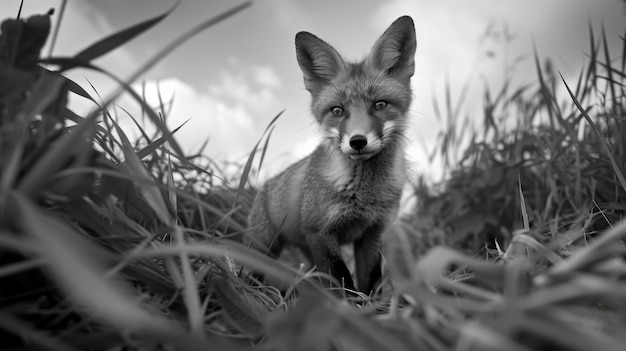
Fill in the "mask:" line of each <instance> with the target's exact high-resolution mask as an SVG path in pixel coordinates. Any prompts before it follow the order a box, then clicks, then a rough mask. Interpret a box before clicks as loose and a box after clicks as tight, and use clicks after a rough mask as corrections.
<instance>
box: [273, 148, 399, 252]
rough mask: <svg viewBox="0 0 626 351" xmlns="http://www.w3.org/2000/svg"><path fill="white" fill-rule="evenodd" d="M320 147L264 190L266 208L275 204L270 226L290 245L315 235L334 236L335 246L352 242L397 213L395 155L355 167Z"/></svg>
mask: <svg viewBox="0 0 626 351" xmlns="http://www.w3.org/2000/svg"><path fill="white" fill-rule="evenodd" d="M325 148H326V146H325V145H320V146H319V147H318V149H317V150H316V151H315V152H314V153H313V154H312V155H310V156H309V157H307V158H305V159H303V160H301V161H300V162H298V163H296V164H294V165H292V166H291V167H290V168H288V169H287V170H286V171H285V172H283V173H282V174H280V175H278V176H277V177H276V178H274V179H273V180H270V181H269V183H268V184H267V185H266V189H265V190H266V191H267V195H266V196H267V199H266V200H267V203H268V204H275V206H267V208H268V210H269V211H268V215H269V216H268V217H269V218H268V220H269V221H270V225H271V226H272V227H273V228H275V229H276V230H280V231H281V234H282V235H283V238H284V240H285V241H287V242H288V243H290V244H292V245H296V246H300V247H301V246H305V245H306V236H307V235H311V233H318V232H326V233H329V234H328V235H332V236H335V237H336V238H337V240H338V243H339V244H340V245H343V244H347V243H352V242H354V241H356V240H359V239H360V238H361V236H362V235H364V234H365V233H366V229H367V228H369V227H371V226H372V225H374V224H375V223H385V224H387V223H389V222H391V221H392V220H393V219H394V217H395V216H396V214H397V210H398V205H399V200H400V197H401V194H402V188H403V186H404V182H405V173H404V158H403V155H402V152H401V150H391V149H390V150H386V151H385V152H382V153H381V154H380V155H376V157H375V158H374V159H372V160H368V161H367V162H360V161H352V160H350V159H348V158H346V157H345V156H343V155H340V154H328V152H327V150H325ZM387 154H391V155H387ZM271 183H277V184H271ZM276 205H278V206H276Z"/></svg>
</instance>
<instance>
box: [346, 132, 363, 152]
mask: <svg viewBox="0 0 626 351" xmlns="http://www.w3.org/2000/svg"><path fill="white" fill-rule="evenodd" d="M365 145H367V138H366V137H364V136H363V135H360V134H357V135H354V136H353V137H352V138H350V147H352V148H353V149H355V150H361V149H363V148H364V147H365Z"/></svg>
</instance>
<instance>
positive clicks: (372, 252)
mask: <svg viewBox="0 0 626 351" xmlns="http://www.w3.org/2000/svg"><path fill="white" fill-rule="evenodd" d="M382 230H383V228H382V227H381V226H374V227H372V228H370V229H369V230H367V231H366V232H365V235H364V236H363V237H362V238H361V239H359V240H357V241H355V242H354V261H355V266H356V267H355V270H356V281H357V285H358V287H359V291H360V292H362V293H365V294H369V293H370V292H372V290H374V287H375V286H376V283H377V282H378V281H379V280H380V277H381V264H380V262H381V257H380V236H381V234H382Z"/></svg>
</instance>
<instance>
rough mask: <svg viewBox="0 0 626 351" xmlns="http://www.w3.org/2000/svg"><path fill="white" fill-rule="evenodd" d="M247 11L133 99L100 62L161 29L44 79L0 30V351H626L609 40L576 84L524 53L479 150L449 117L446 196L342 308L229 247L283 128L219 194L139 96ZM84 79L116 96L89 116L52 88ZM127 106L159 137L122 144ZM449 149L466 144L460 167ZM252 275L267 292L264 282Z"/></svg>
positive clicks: (213, 178) (60, 64)
mask: <svg viewBox="0 0 626 351" xmlns="http://www.w3.org/2000/svg"><path fill="white" fill-rule="evenodd" d="M246 6H248V3H244V4H243V5H241V6H237V7H234V8H233V9H232V10H230V11H228V12H226V13H224V14H221V15H218V16H216V17H214V18H211V19H209V20H207V21H206V22H204V23H202V24H200V25H199V26H197V27H195V28H193V29H192V30H190V31H189V32H186V33H184V34H183V35H182V36H181V38H182V39H181V40H178V41H177V42H176V43H173V44H171V45H167V46H165V48H164V49H163V51H161V53H159V54H158V55H157V56H155V57H154V58H153V59H151V60H149V61H148V62H147V63H146V64H145V65H143V66H141V67H139V68H138V69H137V71H136V74H135V75H133V76H132V77H131V79H130V80H127V81H122V80H120V79H119V78H117V77H116V76H115V74H114V73H113V72H107V71H106V70H105V69H103V68H101V67H96V66H95V65H94V64H93V63H92V61H93V59H95V58H96V57H99V56H101V55H105V54H106V53H108V52H109V51H111V50H113V49H114V48H116V47H118V46H120V45H123V44H125V43H126V42H127V41H128V40H130V39H131V38H133V37H135V36H137V35H139V34H140V33H141V32H143V31H145V30H148V29H149V28H151V27H152V26H154V25H158V23H159V21H161V20H162V18H164V17H165V16H167V15H168V13H169V12H168V13H165V14H163V15H161V16H157V17H155V18H152V19H149V20H146V21H144V22H142V23H139V24H137V25H135V26H132V27H130V28H128V29H126V30H123V31H120V32H118V33H114V34H112V35H111V36H109V37H107V38H104V39H102V40H100V41H98V42H96V43H94V44H93V45H91V46H89V47H87V48H86V49H84V50H82V51H81V52H79V53H78V54H76V55H74V56H72V57H50V58H46V59H41V58H40V51H41V47H43V45H44V43H45V40H46V38H47V36H48V32H49V31H50V19H49V16H48V15H42V16H34V17H31V18H29V19H28V20H26V21H23V20H11V19H10V20H7V21H5V22H4V24H3V26H2V33H1V36H2V42H4V43H8V44H9V45H5V46H2V48H1V49H2V50H3V52H1V54H2V55H0V60H2V62H1V63H2V65H0V76H1V77H2V79H0V340H2V346H3V348H6V349H14V350H20V349H53V350H88V349H120V348H125V349H142V350H151V349H176V350H178V349H181V350H200V349H202V350H207V349H218V350H239V349H268V350H269V349H271V350H327V349H329V348H330V345H333V346H332V347H333V349H339V350H416V349H419V350H453V349H454V350H503V349H506V350H533V349H548V348H549V349H563V350H588V349H602V350H622V349H624V348H625V347H626V337H625V336H624V333H623V330H624V328H625V327H626V325H625V324H626V321H625V319H624V318H625V316H626V313H625V310H624V308H625V306H624V301H626V296H625V295H626V281H625V280H624V278H625V273H626V266H625V264H624V260H623V259H622V257H623V255H624V247H623V244H622V240H623V238H624V235H626V224H624V223H623V222H620V219H621V216H622V213H623V210H624V205H623V204H622V203H623V201H624V198H623V197H624V192H625V187H624V183H625V182H624V177H623V167H624V161H623V160H624V159H625V158H624V156H625V155H624V152H626V151H625V150H624V149H625V148H626V145H625V143H624V138H625V137H624V135H625V134H624V132H625V131H626V130H625V129H624V128H625V124H624V123H625V122H624V121H623V118H624V89H623V86H624V80H625V79H626V77H625V72H626V69H625V62H626V54H624V53H625V52H626V45H624V49H623V50H622V51H621V52H620V55H621V56H620V57H619V58H618V59H615V58H613V56H612V55H614V54H613V53H611V52H610V50H609V48H608V46H607V38H606V34H604V32H602V33H601V34H600V35H597V34H596V33H594V31H593V29H592V28H591V27H590V30H589V32H590V55H589V63H588V64H587V66H586V67H584V68H582V69H581V72H580V76H579V79H578V80H577V81H576V82H569V81H565V80H562V79H561V78H560V76H559V75H558V73H557V72H555V71H554V70H551V69H549V66H546V65H545V64H541V62H542V60H541V59H540V57H541V56H540V54H539V53H535V56H534V57H535V62H536V70H537V82H536V83H535V84H534V85H530V86H525V87H521V88H517V89H516V88H514V87H512V86H510V84H505V86H504V87H503V88H502V89H501V90H500V91H498V92H497V93H495V94H494V93H492V92H489V91H486V92H485V95H484V113H483V116H484V121H483V126H482V129H479V130H480V132H476V131H474V132H472V131H471V130H470V129H468V128H462V126H463V125H465V123H466V122H464V121H463V120H462V118H461V117H459V116H460V115H454V114H458V113H460V112H459V111H460V110H458V109H453V108H447V109H445V110H447V111H451V112H450V113H452V114H453V115H449V116H447V118H446V119H445V120H448V121H451V124H450V125H448V126H446V128H444V129H443V130H444V132H443V134H442V135H441V136H440V143H439V148H438V149H437V151H436V152H438V153H439V156H440V157H442V158H444V159H447V160H449V166H450V167H451V169H452V173H451V176H450V179H449V180H448V181H447V182H446V183H445V184H443V185H442V186H441V187H439V188H437V189H434V188H432V187H428V186H426V185H423V184H422V185H421V186H417V187H416V188H415V193H416V195H415V196H417V197H418V199H419V201H418V205H417V206H416V208H415V209H414V211H413V213H412V214H411V215H409V216H407V217H405V218H402V219H400V220H399V221H398V223H397V225H396V226H394V227H393V228H392V230H391V231H390V232H389V233H388V235H387V236H386V239H385V243H384V256H385V262H386V270H387V272H386V273H385V275H384V279H383V280H384V282H383V284H382V286H381V289H380V290H379V291H377V292H376V293H374V294H372V296H363V295H358V296H354V297H351V298H350V299H344V300H340V299H337V298H336V297H335V296H334V295H331V294H329V293H328V292H327V291H325V290H323V289H319V288H317V286H316V285H315V281H316V280H317V279H318V278H320V277H322V275H321V274H319V273H316V272H315V271H303V270H302V269H300V270H297V269H296V268H293V267H290V266H287V265H284V264H282V263H280V262H276V261H274V260H271V259H269V258H267V257H265V256H264V255H262V254H260V253H258V252H254V251H252V250H250V249H248V248H247V247H245V246H243V245H241V244H239V243H238V241H237V238H238V237H239V236H240V235H241V234H242V233H243V232H244V231H245V230H247V229H246V223H245V222H246V221H245V218H246V214H247V211H248V210H249V206H250V202H251V199H252V197H253V196H254V189H252V188H251V187H250V186H249V185H248V182H247V178H248V176H249V174H250V172H251V170H252V169H253V165H255V164H262V161H263V156H264V153H263V152H264V151H263V150H264V149H265V147H264V146H266V143H267V140H268V138H269V137H270V134H271V130H272V125H273V123H274V122H275V121H276V119H274V121H272V123H270V125H269V126H268V129H267V130H266V131H265V133H264V135H263V137H262V138H261V139H260V140H259V142H258V143H257V145H256V146H255V147H254V149H253V150H251V154H250V157H249V159H248V161H247V162H246V163H245V164H243V165H241V166H240V170H241V171H240V174H239V175H238V179H232V178H229V179H228V181H230V182H228V181H226V180H225V179H224V175H222V174H220V171H219V170H220V167H219V166H218V165H216V164H215V163H213V162H212V161H211V160H206V159H203V158H202V157H201V156H200V155H184V154H183V153H182V152H181V148H180V147H179V146H178V145H177V143H176V141H175V139H174V136H175V135H176V129H175V130H172V131H170V130H168V129H167V128H165V123H164V121H165V119H166V118H167V109H166V108H165V107H164V105H165V104H164V103H161V104H160V106H149V105H148V104H146V102H145V101H144V100H143V99H142V98H141V96H142V94H141V93H138V92H136V91H134V90H133V89H132V88H131V84H132V82H133V80H134V79H136V78H137V77H138V76H140V75H141V73H143V72H145V71H146V70H147V69H148V68H149V67H150V66H151V65H153V64H154V63H155V62H157V61H158V60H159V59H161V58H162V57H163V56H165V55H166V54H167V53H169V52H170V51H171V50H173V49H174V48H175V47H176V46H177V45H179V44H180V42H182V41H184V39H186V38H189V37H190V36H192V35H193V34H195V33H197V32H198V31H200V30H202V29H205V28H208V27H210V26H211V25H213V24H215V23H217V22H219V21H221V20H225V19H227V18H228V17H229V16H231V15H234V14H236V13H237V12H238V11H240V10H242V9H243V8H245V7H246ZM598 38H599V40H598ZM44 67H45V68H44ZM79 67H81V68H87V69H95V70H98V71H102V72H105V73H106V74H107V75H109V76H110V77H111V79H114V80H115V81H117V82H119V90H118V91H116V92H114V93H113V94H112V95H111V96H109V97H106V98H104V100H103V101H102V102H101V103H97V100H96V99H95V98H93V97H91V96H90V95H89V94H88V93H87V92H86V90H85V89H83V88H82V87H80V86H78V85H77V84H76V83H74V82H72V81H70V80H68V79H67V78H65V77H64V76H63V75H62V74H61V73H62V72H64V71H66V70H69V69H75V68H79ZM96 88H97V87H96ZM124 92H125V93H127V94H130V95H131V96H132V97H133V98H134V99H135V101H136V102H137V103H138V104H139V105H140V106H141V108H142V111H143V113H145V114H146V115H147V116H148V120H149V121H150V123H153V124H155V125H156V126H157V128H158V133H157V135H148V134H147V133H145V132H143V131H142V134H141V135H142V136H141V138H140V139H139V140H136V141H131V140H129V139H128V138H127V137H126V134H125V133H124V130H122V129H121V128H120V126H119V125H118V124H117V121H116V119H115V118H114V116H113V115H114V114H113V113H112V112H111V109H110V108H109V107H110V106H111V104H112V103H113V102H114V101H115V98H116V97H117V96H119V95H120V94H121V93H124ZM560 92H563V93H567V95H569V98H568V99H565V100H564V99H561V98H560V97H561V96H564V94H562V93H560ZM68 94H79V95H81V96H84V97H86V98H88V99H90V100H92V101H93V103H94V105H97V106H98V107H97V108H96V109H95V112H94V113H91V114H90V115H88V116H79V115H77V114H75V113H73V112H72V111H71V110H70V109H68V108H67V106H66V103H67V95H68ZM559 99H561V100H559ZM441 110H444V109H441ZM279 115H280V114H279ZM279 115H278V116H279ZM278 116H277V117H276V118H278ZM131 117H135V119H136V120H138V118H136V116H131ZM137 125H138V126H139V127H140V128H141V124H140V123H137ZM464 133H467V134H465V135H464ZM463 139H464V140H470V142H469V144H468V146H464V147H459V143H458V141H459V140H463ZM455 155H461V157H460V158H457V157H456V156H455ZM226 239H234V240H226ZM250 267H254V268H255V270H261V271H263V272H264V273H265V274H266V276H268V278H270V279H269V280H271V281H277V282H278V283H280V284H279V285H280V287H281V289H278V288H276V287H274V286H271V285H268V284H263V283H261V282H258V281H256V279H255V278H254V277H253V276H250V275H249V274H248V273H247V272H248V270H249V268H250Z"/></svg>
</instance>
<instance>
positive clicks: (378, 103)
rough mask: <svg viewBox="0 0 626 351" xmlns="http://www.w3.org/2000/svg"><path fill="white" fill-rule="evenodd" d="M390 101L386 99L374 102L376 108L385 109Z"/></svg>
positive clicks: (378, 109)
mask: <svg viewBox="0 0 626 351" xmlns="http://www.w3.org/2000/svg"><path fill="white" fill-rule="evenodd" d="M387 105H388V103H387V101H385V100H378V101H376V102H375V103H374V109H375V110H377V111H380V110H384V109H385V107H387Z"/></svg>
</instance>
